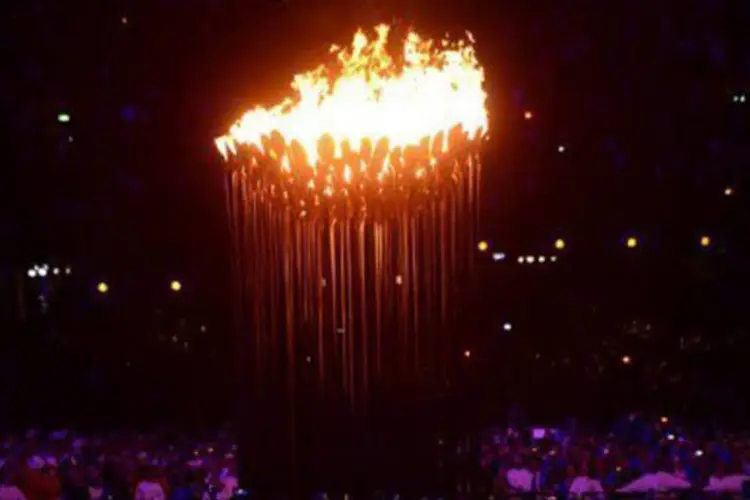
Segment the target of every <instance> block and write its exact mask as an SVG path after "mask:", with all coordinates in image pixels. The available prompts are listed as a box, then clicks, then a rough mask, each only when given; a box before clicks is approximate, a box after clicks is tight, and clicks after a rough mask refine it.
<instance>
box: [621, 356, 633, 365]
mask: <svg viewBox="0 0 750 500" xmlns="http://www.w3.org/2000/svg"><path fill="white" fill-rule="evenodd" d="M621 361H622V364H623V365H629V364H630V363H632V362H633V360H632V359H631V357H630V356H627V355H626V356H623V357H622V360H621Z"/></svg>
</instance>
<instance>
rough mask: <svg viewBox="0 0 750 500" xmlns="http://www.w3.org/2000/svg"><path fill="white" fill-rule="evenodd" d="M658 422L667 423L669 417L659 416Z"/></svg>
mask: <svg viewBox="0 0 750 500" xmlns="http://www.w3.org/2000/svg"><path fill="white" fill-rule="evenodd" d="M659 422H661V423H662V424H666V423H669V418H668V417H661V418H660V419H659Z"/></svg>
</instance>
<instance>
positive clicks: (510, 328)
mask: <svg viewBox="0 0 750 500" xmlns="http://www.w3.org/2000/svg"><path fill="white" fill-rule="evenodd" d="M512 329H513V325H512V324H510V323H503V330H505V331H506V332H509V331H511V330H512Z"/></svg>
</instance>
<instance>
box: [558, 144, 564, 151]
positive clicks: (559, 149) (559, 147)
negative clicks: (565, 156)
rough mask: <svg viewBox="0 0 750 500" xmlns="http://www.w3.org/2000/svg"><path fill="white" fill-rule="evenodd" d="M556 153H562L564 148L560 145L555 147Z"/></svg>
mask: <svg viewBox="0 0 750 500" xmlns="http://www.w3.org/2000/svg"><path fill="white" fill-rule="evenodd" d="M557 152H558V153H564V152H565V146H563V145H562V144H560V145H559V146H557Z"/></svg>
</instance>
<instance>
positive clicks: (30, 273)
mask: <svg viewBox="0 0 750 500" xmlns="http://www.w3.org/2000/svg"><path fill="white" fill-rule="evenodd" d="M26 275H27V276H28V277H29V278H36V269H29V270H28V271H26Z"/></svg>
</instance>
